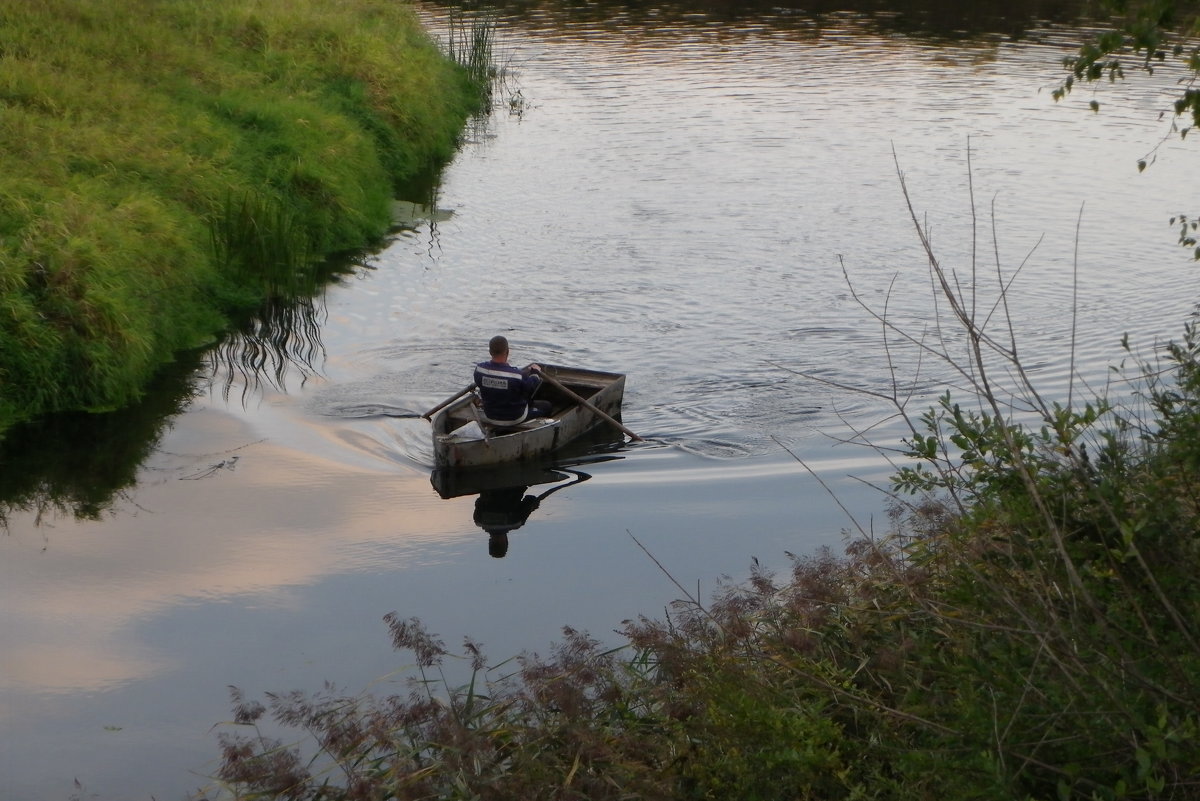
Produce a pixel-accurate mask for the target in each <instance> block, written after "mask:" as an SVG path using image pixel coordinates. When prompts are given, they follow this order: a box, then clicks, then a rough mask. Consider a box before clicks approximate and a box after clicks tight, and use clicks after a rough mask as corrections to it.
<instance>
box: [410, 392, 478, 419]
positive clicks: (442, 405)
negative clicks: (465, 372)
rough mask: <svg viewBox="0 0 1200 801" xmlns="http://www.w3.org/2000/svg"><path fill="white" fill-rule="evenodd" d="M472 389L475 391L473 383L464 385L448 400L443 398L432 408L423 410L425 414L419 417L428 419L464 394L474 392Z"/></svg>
mask: <svg viewBox="0 0 1200 801" xmlns="http://www.w3.org/2000/svg"><path fill="white" fill-rule="evenodd" d="M474 391H475V385H474V384H471V385H470V386H468V387H465V388H464V389H463V390H462V391H461V392H459V393H458V394H457V395H455V396H454V397H452V398H450V399H449V400H444V401H442V402H441V403H439V404H438V405H437V406H434V407H433V408H432V409H430V410H429V411H427V412H425V414H423V415H421V417H423V418H425V419H426V420H428V419H429V418H431V417H433V416H434V415H435V414H437V413H438V412H440V411H441V410H442V409H445V408H446V407H447V406H449V405H450V404H452V403H454V402H455V401H456V400H458V399H459V398H461V397H462V396H463V395H466V394H468V393H470V392H474Z"/></svg>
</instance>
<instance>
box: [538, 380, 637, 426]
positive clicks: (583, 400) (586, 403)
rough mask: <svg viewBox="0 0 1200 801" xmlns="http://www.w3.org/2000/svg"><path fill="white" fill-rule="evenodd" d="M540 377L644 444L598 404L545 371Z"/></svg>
mask: <svg viewBox="0 0 1200 801" xmlns="http://www.w3.org/2000/svg"><path fill="white" fill-rule="evenodd" d="M538 375H540V376H541V377H542V378H543V379H545V380H546V381H547V382H549V384H550V385H551V386H553V387H555V388H557V389H558V390H559V391H560V392H562V393H564V394H565V395H566V396H567V397H569V398H571V399H572V400H574V401H575V402H576V403H579V404H581V405H582V406H584V407H586V408H588V409H590V410H591V411H592V412H593V413H595V415H596V416H597V417H599V418H600V419H601V420H604V421H605V422H607V423H610V424H612V425H614V426H616V427H617V428H618V429H620V430H621V431H622V432H623V433H625V434H628V435H629V438H630V439H632V440H633V441H635V442H642V438H641V437H639V436H638V435H637V434H635V433H633V432H632V431H630V430H629V429H628V428H626V427H625V426H623V425H621V424H620V423H619V422H617V421H616V420H614V419H613V417H612V416H611V415H609V414H608V413H606V412H604V411H602V410H601V409H600V408H599V407H597V406H596V404H594V403H592V402H591V401H589V400H588V399H587V398H585V397H583V396H582V395H580V394H578V393H577V392H574V391H572V390H570V389H567V388H566V387H565V386H563V383H562V382H561V381H559V380H558V379H557V378H555V377H554V376H552V375H550V374H549V373H548V372H546V371H545V370H539V371H538Z"/></svg>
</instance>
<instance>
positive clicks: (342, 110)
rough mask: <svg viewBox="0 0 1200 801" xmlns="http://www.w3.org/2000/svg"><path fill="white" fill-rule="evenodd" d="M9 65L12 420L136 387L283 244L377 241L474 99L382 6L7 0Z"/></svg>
mask: <svg viewBox="0 0 1200 801" xmlns="http://www.w3.org/2000/svg"><path fill="white" fill-rule="evenodd" d="M0 65H2V67H3V68H2V69H0V112H2V113H0V431H3V429H4V428H5V427H7V426H8V425H10V424H11V423H12V422H13V421H15V420H18V419H22V418H27V417H30V416H32V415H37V414H42V413H45V412H51V411H57V410H63V409H81V408H82V409H104V408H113V407H117V406H120V405H123V404H125V403H128V402H129V401H130V400H131V399H133V398H135V397H137V396H138V394H139V391H140V388H141V387H142V386H143V385H144V384H145V382H146V381H147V380H149V377H150V376H151V375H153V373H154V371H155V370H156V369H157V368H158V367H159V366H160V365H161V364H162V363H163V362H164V361H167V360H169V359H170V358H171V356H172V354H173V353H175V352H177V351H178V350H179V349H181V348H188V347H192V346H196V345H199V344H202V343H205V342H208V341H211V340H212V338H213V336H214V334H215V333H216V332H218V331H219V330H220V328H221V327H222V325H223V322H224V319H225V316H226V315H227V314H228V313H229V312H230V311H231V310H236V309H244V308H248V307H253V306H254V305H255V304H257V303H258V301H259V300H260V299H261V297H262V281H261V276H256V275H253V274H252V273H253V270H254V269H255V268H258V267H267V266H269V265H271V264H273V263H274V262H276V261H277V260H278V259H279V258H282V259H283V260H284V261H289V260H291V259H292V258H293V256H284V257H280V256H279V255H278V254H277V253H275V252H274V250H273V249H274V248H275V247H281V248H284V249H285V250H287V251H288V252H292V253H294V254H299V253H300V252H301V251H303V252H305V253H307V254H308V256H319V255H323V254H325V253H329V252H334V251H341V250H347V249H352V248H357V247H360V246H362V245H364V244H366V243H367V242H368V241H370V240H371V239H373V238H375V237H378V236H380V235H381V234H383V233H384V232H385V231H386V229H387V226H388V223H389V202H390V200H391V197H392V195H393V190H394V188H395V186H396V185H397V183H398V182H400V181H403V180H404V179H405V178H406V177H408V176H411V175H415V174H417V173H418V172H419V171H421V170H423V169H425V168H426V167H427V165H428V164H429V163H430V162H431V161H437V160H441V159H446V158H448V157H449V156H450V155H451V154H452V152H453V149H454V147H455V144H456V140H457V136H458V133H459V131H460V130H461V127H462V125H463V123H464V121H465V120H466V118H467V117H468V116H469V115H470V114H471V113H472V111H473V110H474V109H475V108H477V107H478V104H479V103H480V97H481V95H480V88H479V87H477V86H474V85H473V84H472V83H471V81H470V78H469V77H468V76H467V74H466V72H465V70H464V69H463V68H461V67H459V66H457V65H455V64H453V63H452V62H450V61H449V60H447V59H446V58H445V56H444V55H443V54H442V53H441V52H440V51H439V49H438V47H437V46H436V44H435V43H433V42H432V41H431V40H430V39H429V37H428V36H427V35H426V34H425V32H424V31H423V30H422V29H421V28H420V26H419V24H418V23H417V21H416V18H415V16H414V15H413V13H412V11H411V9H410V8H409V7H408V6H406V5H404V4H402V3H395V2H391V0H212V2H205V3H191V2H179V0H129V2H122V3H109V2H104V1H103V0H10V1H9V2H6V3H4V4H2V5H0ZM249 218H252V219H249ZM276 226H282V227H283V228H284V229H286V230H285V231H278V230H274V227H276ZM301 232H302V233H301ZM214 245H215V246H214ZM256 249H257V250H258V251H259V252H258V253H257V254H256V253H255V250H256ZM266 251H272V252H271V255H270V256H269V257H265V258H260V256H262V254H263V253H265V252H266ZM295 258H301V257H300V256H298V255H296V256H295Z"/></svg>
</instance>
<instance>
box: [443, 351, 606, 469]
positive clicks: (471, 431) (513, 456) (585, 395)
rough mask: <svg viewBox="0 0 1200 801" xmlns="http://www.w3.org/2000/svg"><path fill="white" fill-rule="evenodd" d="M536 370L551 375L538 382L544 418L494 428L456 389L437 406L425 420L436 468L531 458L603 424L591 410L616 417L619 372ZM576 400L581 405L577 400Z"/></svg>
mask: <svg viewBox="0 0 1200 801" xmlns="http://www.w3.org/2000/svg"><path fill="white" fill-rule="evenodd" d="M542 370H543V371H544V372H545V373H546V375H547V376H549V377H551V378H553V379H554V381H553V382H551V381H547V382H545V383H543V384H542V386H541V387H540V388H539V389H538V392H537V398H538V399H539V400H547V401H550V404H551V413H550V416H549V417H538V418H534V419H532V420H528V421H526V422H524V423H521V424H520V425H518V426H514V427H505V428H500V427H497V426H494V425H491V424H489V423H487V422H485V421H484V420H483V417H482V414H481V411H480V409H479V408H478V406H476V403H477V402H478V400H477V397H476V395H475V394H474V393H466V394H463V393H460V396H459V397H457V398H452V399H451V400H450V401H447V402H445V403H444V404H443V405H442V406H441V407H440V408H438V410H437V411H436V412H435V413H434V414H433V416H432V417H431V419H430V422H431V423H432V425H433V456H434V463H435V464H436V465H437V467H439V468H460V467H482V466H486V465H495V464H503V463H506V462H523V461H528V460H530V459H537V458H540V457H544V456H547V455H549V454H551V453H553V452H555V451H557V450H559V449H560V448H562V447H564V446H565V445H567V444H568V443H569V442H571V441H572V440H574V439H576V438H578V437H579V436H580V435H582V434H584V433H585V432H587V431H589V430H591V429H593V428H595V427H596V426H601V425H605V424H606V421H605V419H604V417H603V415H597V414H596V411H595V409H599V410H600V411H601V412H603V414H604V415H608V416H609V417H610V418H615V417H618V416H619V415H620V412H621V400H622V398H623V397H624V394H625V376H624V375H623V374H621V373H606V372H602V371H599V370H585V369H583V368H580V367H562V366H559V365H542ZM556 383H557V384H560V385H561V386H556ZM572 395H575V396H578V397H577V398H576V397H572ZM579 398H582V399H583V400H584V401H586V403H580V402H579ZM589 406H591V407H595V408H589Z"/></svg>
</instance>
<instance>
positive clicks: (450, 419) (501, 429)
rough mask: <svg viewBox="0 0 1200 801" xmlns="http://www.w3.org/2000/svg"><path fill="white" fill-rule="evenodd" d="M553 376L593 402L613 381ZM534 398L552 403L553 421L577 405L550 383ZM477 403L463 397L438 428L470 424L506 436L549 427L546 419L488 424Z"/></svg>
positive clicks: (446, 430) (475, 397)
mask: <svg viewBox="0 0 1200 801" xmlns="http://www.w3.org/2000/svg"><path fill="white" fill-rule="evenodd" d="M552 375H554V377H555V378H556V379H557V380H558V381H559V383H561V384H562V385H563V386H564V387H566V388H567V389H569V390H571V391H572V392H574V393H575V394H576V395H579V396H580V397H581V398H584V399H586V400H591V399H592V397H593V396H594V395H596V394H597V393H598V392H600V390H602V389H604V388H605V387H606V386H608V385H609V383H611V381H610V380H606V379H605V378H603V377H599V376H587V375H578V374H575V375H572V374H571V372H570V371H562V372H559V373H552ZM534 398H535V399H537V400H547V401H550V405H551V412H550V418H551V419H553V418H554V417H557V416H558V415H559V414H561V413H562V412H564V411H566V410H567V409H569V408H570V407H572V406H574V405H576V403H575V400H574V399H573V398H571V397H570V396H569V395H568V394H567V393H565V392H563V391H562V390H561V389H559V388H558V387H556V386H554V385H553V384H551V383H549V382H543V383H542V386H541V387H539V388H538V391H537V394H536V395H534ZM478 403H479V396H478V395H477V394H475V393H474V392H472V393H471V394H470V395H466V396H464V397H463V399H462V400H461V401H459V402H457V403H455V404H453V405H451V406H449V407H448V408H447V409H446V412H445V415H444V417H443V419H442V421H441V422H442V426H439V428H440V431H441V433H445V434H448V433H450V432H453V431H457V430H458V429H459V428H461V427H463V426H465V425H467V424H469V423H478V424H480V425H481V426H486V428H487V431H488V433H489V434H503V433H506V432H511V431H520V430H522V429H527V428H536V427H538V426H542V425H545V424H546V420H547V419H546V418H534V419H533V420H529V421H527V422H524V423H521V424H520V425H517V426H497V425H493V424H491V423H486V422H484V420H483V417H482V412H483V410H482V409H481V408H480V407H479V406H478V405H477V404H478Z"/></svg>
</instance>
